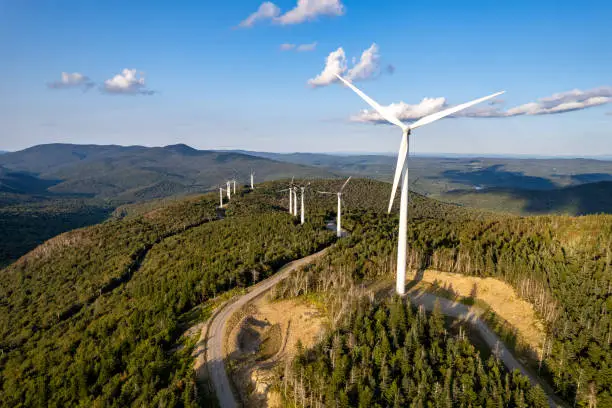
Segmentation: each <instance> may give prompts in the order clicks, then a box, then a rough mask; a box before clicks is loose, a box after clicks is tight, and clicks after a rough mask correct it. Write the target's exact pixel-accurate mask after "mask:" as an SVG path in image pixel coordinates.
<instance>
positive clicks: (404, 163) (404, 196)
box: [335, 74, 505, 295]
mask: <svg viewBox="0 0 612 408" xmlns="http://www.w3.org/2000/svg"><path fill="white" fill-rule="evenodd" d="M335 75H336V77H338V79H339V80H340V81H342V82H343V83H344V84H345V85H346V86H348V87H349V88H351V89H352V90H353V91H354V92H355V93H356V94H357V95H359V96H360V97H361V99H363V100H364V101H365V102H366V103H367V104H368V105H370V106H371V107H372V108H373V109H374V110H375V111H376V112H378V114H379V115H380V116H381V117H382V118H383V119H385V120H386V121H388V122H390V123H392V124H394V125H396V126H398V127H399V128H400V129H402V140H401V143H400V148H399V152H398V155H397V164H396V166H395V175H394V177H393V188H392V190H391V198H390V200H389V210H388V211H389V212H391V207H393V201H394V199H395V193H396V191H397V186H398V184H399V182H400V179H401V182H402V191H401V195H400V225H399V235H398V239H397V275H396V285H395V286H396V291H397V293H398V294H400V295H403V294H404V293H405V285H406V245H407V233H408V154H409V149H408V142H409V140H408V139H409V137H410V132H411V131H412V130H413V129H416V128H419V127H421V126H424V125H428V124H430V123H432V122H435V121H436V120H439V119H442V118H444V117H446V116H449V115H452V114H453V113H457V112H459V111H462V110H464V109H467V108H469V107H470V106H473V105H476V104H478V103H481V102H484V101H486V100H489V99H492V98H495V97H496V96H499V95H501V94H503V93H504V92H505V91H502V92H496V93H494V94H492V95H489V96H485V97H483V98H480V99H476V100H473V101H471V102H467V103H464V104H461V105H457V106H453V107H451V108H448V109H444V110H442V111H440V112H436V113H433V114H431V115H428V116H425V117H422V118H421V119H419V120H417V121H416V122H414V123H412V124H410V125H406V124H404V123H403V122H402V121H401V120H399V119H398V118H397V117H396V116H395V115H394V114H393V113H392V112H390V111H389V110H388V109H386V108H383V107H382V106H380V105H379V104H378V103H377V102H376V101H375V100H373V99H372V98H370V97H369V96H367V95H366V94H364V93H363V92H362V91H360V90H359V89H358V88H357V87H356V86H355V85H353V84H352V83H350V82H349V81H347V80H346V79H344V78H342V77H341V76H340V75H337V74H335Z"/></svg>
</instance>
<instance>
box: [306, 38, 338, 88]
mask: <svg viewBox="0 0 612 408" xmlns="http://www.w3.org/2000/svg"><path fill="white" fill-rule="evenodd" d="M344 71H346V54H345V53H344V49H343V48H342V47H340V48H338V49H337V50H336V51H332V52H331V53H330V54H329V55H328V56H327V59H326V60H325V67H324V68H323V71H321V73H320V74H319V75H317V76H316V77H314V78H312V79H309V80H308V85H310V86H311V87H313V88H316V87H319V86H326V85H329V84H331V83H333V82H335V81H337V80H338V78H336V75H341V74H342V73H344Z"/></svg>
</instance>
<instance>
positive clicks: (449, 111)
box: [410, 91, 506, 129]
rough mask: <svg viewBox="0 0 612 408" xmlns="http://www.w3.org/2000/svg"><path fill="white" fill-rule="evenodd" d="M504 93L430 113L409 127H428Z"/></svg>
mask: <svg viewBox="0 0 612 408" xmlns="http://www.w3.org/2000/svg"><path fill="white" fill-rule="evenodd" d="M505 92H506V91H501V92H496V93H494V94H492V95H489V96H485V97H484V98H480V99H476V100H473V101H471V102H466V103H463V104H461V105H457V106H453V107H452V108H448V109H444V110H443V111H440V112H436V113H432V114H431V115H428V116H425V117H422V118H421V119H419V120H417V121H416V122H414V123H413V124H412V125H410V129H416V128H418V127H421V126H423V125H428V124H430V123H431V122H435V121H436V120H438V119H442V118H444V117H446V116H448V115H452V114H453V113H457V112H459V111H462V110H464V109H467V108H469V107H470V106H474V105H476V104H478V103H480V102H484V101H486V100H489V99H491V98H495V97H496V96H499V95H501V94H503V93H505Z"/></svg>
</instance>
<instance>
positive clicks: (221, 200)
mask: <svg viewBox="0 0 612 408" xmlns="http://www.w3.org/2000/svg"><path fill="white" fill-rule="evenodd" d="M219 208H223V187H219Z"/></svg>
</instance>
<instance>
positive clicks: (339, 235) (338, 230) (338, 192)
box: [318, 176, 353, 238]
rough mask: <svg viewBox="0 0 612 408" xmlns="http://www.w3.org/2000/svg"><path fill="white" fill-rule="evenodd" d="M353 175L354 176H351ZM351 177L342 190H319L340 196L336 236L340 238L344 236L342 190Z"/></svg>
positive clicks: (346, 182) (347, 180)
mask: <svg viewBox="0 0 612 408" xmlns="http://www.w3.org/2000/svg"><path fill="white" fill-rule="evenodd" d="M351 177H353V176H351ZM351 177H349V178H347V179H346V181H345V182H344V184H343V185H342V187H341V188H340V190H338V191H337V192H336V193H332V192H331V191H319V192H318V193H320V194H336V195H337V196H338V215H337V219H336V236H337V237H338V238H340V237H341V236H342V190H344V187H346V185H347V184H348V182H349V180H350V179H351Z"/></svg>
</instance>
